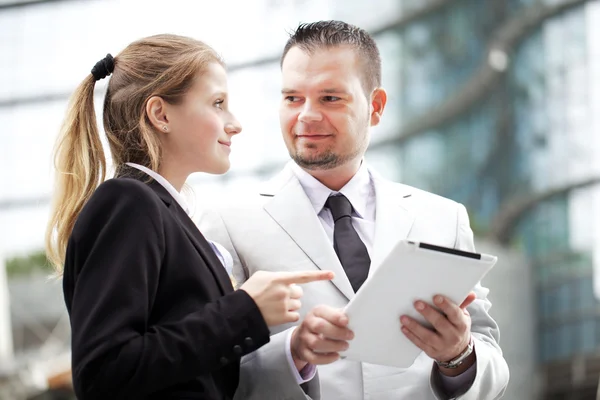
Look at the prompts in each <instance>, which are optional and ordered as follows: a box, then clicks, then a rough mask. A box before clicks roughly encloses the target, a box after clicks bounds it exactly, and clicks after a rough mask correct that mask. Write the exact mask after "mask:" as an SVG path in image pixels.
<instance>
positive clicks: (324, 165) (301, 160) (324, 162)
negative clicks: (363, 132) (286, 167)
mask: <svg viewBox="0 0 600 400" xmlns="http://www.w3.org/2000/svg"><path fill="white" fill-rule="evenodd" d="M311 148H313V149H314V148H317V146H316V145H313V144H309V145H307V146H305V149H311ZM360 152H361V150H360V148H356V149H354V150H353V151H352V152H350V153H348V154H343V155H342V154H337V153H336V152H335V151H333V150H332V149H330V148H328V149H325V150H323V151H321V152H319V153H317V154H315V155H311V156H306V155H303V154H302V151H298V149H297V148H296V147H294V151H291V152H290V157H291V158H292V160H294V162H295V163H296V164H298V165H299V166H300V167H302V168H304V169H307V170H311V171H319V170H329V169H334V168H337V167H339V166H342V165H344V164H346V163H347V162H349V161H351V160H353V159H355V158H356V157H357V156H358V155H359V154H360Z"/></svg>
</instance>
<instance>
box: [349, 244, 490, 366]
mask: <svg viewBox="0 0 600 400" xmlns="http://www.w3.org/2000/svg"><path fill="white" fill-rule="evenodd" d="M496 261H497V258H496V257H495V256H491V255H487V254H478V253H470V252H465V251H462V250H456V249H451V248H446V247H441V246H436V245H431V244H427V243H418V242H412V241H401V242H399V243H398V244H397V245H396V246H395V247H394V249H393V250H392V251H391V252H390V254H389V255H388V256H387V257H386V258H385V259H384V261H383V262H382V263H381V265H380V266H379V267H378V268H377V269H376V270H375V271H373V272H372V273H371V274H370V275H369V277H368V278H367V280H366V281H365V282H364V283H363V285H362V287H361V288H360V289H359V290H358V292H357V293H356V296H355V297H354V298H352V300H351V301H350V303H348V305H347V306H346V309H345V312H346V314H347V315H348V319H349V324H348V325H349V328H350V329H351V330H352V331H354V335H355V336H354V339H352V340H351V341H350V342H349V343H350V347H349V349H348V350H347V351H345V352H343V353H341V355H342V357H344V358H347V359H350V360H356V361H362V362H368V363H373V364H381V365H388V366H394V367H401V368H406V367H409V366H410V365H411V364H412V363H413V362H414V360H415V358H416V357H417V356H418V355H419V353H420V352H421V350H420V349H419V348H418V347H416V346H415V345H414V344H413V343H412V342H411V341H410V340H408V339H407V338H406V336H404V334H403V333H402V331H401V330H400V328H401V324H400V316H401V315H408V316H410V317H413V318H415V319H417V320H419V321H421V322H423V323H425V319H424V318H423V317H422V316H421V314H419V313H418V312H417V311H416V310H415V308H414V305H413V304H414V302H415V301H416V300H424V301H426V302H427V303H429V304H431V303H432V301H433V296H435V295H436V294H441V295H444V296H446V297H448V298H449V299H450V300H452V301H453V302H455V303H457V304H460V303H462V302H463V301H464V300H465V299H466V297H467V296H468V294H469V292H470V291H471V290H472V289H473V288H474V287H475V286H476V285H477V283H478V282H479V281H481V279H482V278H483V277H484V276H485V275H486V274H487V273H488V271H489V270H490V269H491V268H492V267H493V266H494V264H495V263H496Z"/></svg>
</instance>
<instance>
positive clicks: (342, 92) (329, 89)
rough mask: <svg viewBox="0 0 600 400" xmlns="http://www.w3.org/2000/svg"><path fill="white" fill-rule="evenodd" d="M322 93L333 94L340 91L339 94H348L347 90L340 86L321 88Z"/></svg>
mask: <svg viewBox="0 0 600 400" xmlns="http://www.w3.org/2000/svg"><path fill="white" fill-rule="evenodd" d="M321 93H327V94H331V93H339V94H348V92H347V91H345V90H344V89H340V88H336V87H333V88H328V89H323V90H321Z"/></svg>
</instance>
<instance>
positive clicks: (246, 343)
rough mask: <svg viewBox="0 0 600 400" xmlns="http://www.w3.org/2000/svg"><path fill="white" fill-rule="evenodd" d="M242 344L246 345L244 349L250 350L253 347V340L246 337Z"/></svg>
mask: <svg viewBox="0 0 600 400" xmlns="http://www.w3.org/2000/svg"><path fill="white" fill-rule="evenodd" d="M244 344H245V345H246V347H248V348H251V347H252V346H254V340H252V338H251V337H247V338H246V339H244Z"/></svg>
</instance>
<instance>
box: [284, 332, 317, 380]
mask: <svg viewBox="0 0 600 400" xmlns="http://www.w3.org/2000/svg"><path fill="white" fill-rule="evenodd" d="M295 329H296V327H294V328H293V329H290V331H289V332H288V335H287V338H286V339H285V355H286V357H287V360H288V364H289V366H290V369H291V370H292V373H293V374H294V377H295V378H296V382H297V383H298V385H301V384H303V383H306V382H308V381H310V380H311V379H312V378H314V377H315V375H316V374H317V366H316V365H313V364H306V366H305V367H304V368H302V370H301V371H298V368H296V364H295V363H294V358H293V357H292V347H291V344H292V333H294V330H295Z"/></svg>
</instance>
